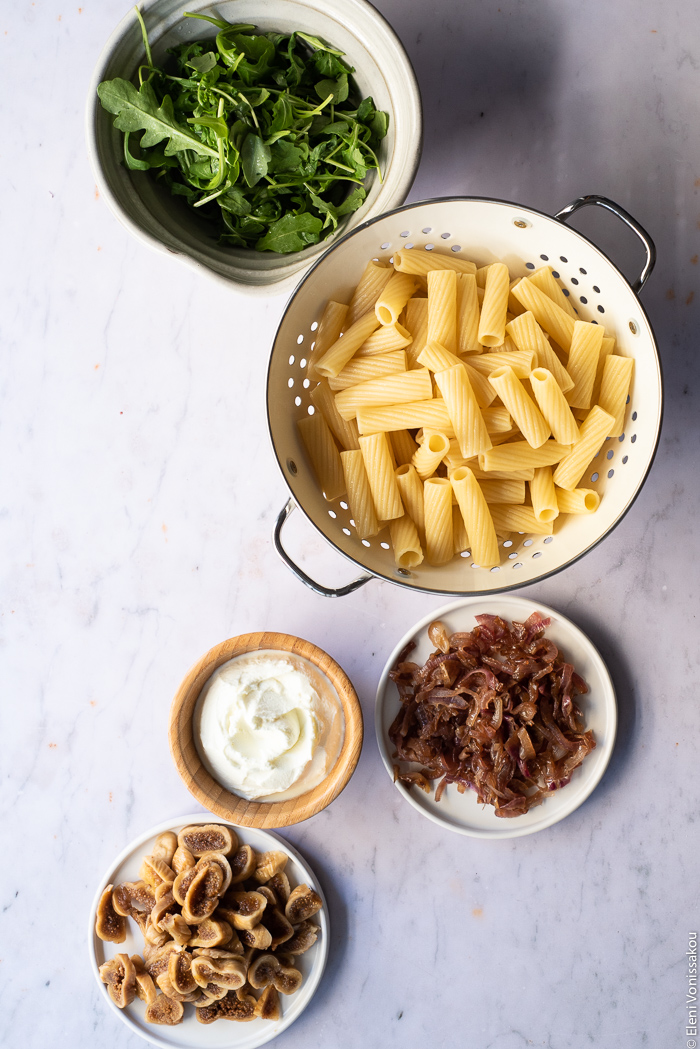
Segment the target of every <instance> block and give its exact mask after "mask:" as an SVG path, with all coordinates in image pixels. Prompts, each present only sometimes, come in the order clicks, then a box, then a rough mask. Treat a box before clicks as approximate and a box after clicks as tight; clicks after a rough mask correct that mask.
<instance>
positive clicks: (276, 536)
mask: <svg viewBox="0 0 700 1049" xmlns="http://www.w3.org/2000/svg"><path fill="white" fill-rule="evenodd" d="M296 507H297V504H296V503H295V502H294V500H293V499H288V500H287V503H286V505H285V506H284V507H283V509H282V511H281V513H280V515H279V517H278V518H277V523H276V524H275V530H274V532H273V533H272V541H273V543H274V544H275V550H276V551H277V553H278V554H279V555H280V557H281V558H282V560H283V561H284V563H285V564H286V566H287V568H289V570H290V571H291V572H293V573H294V575H295V576H296V577H297V579H299V580H300V581H301V582H302V583H304V584H305V585H306V586H308V588H309V590H313V592H314V593H315V594H320V596H321V597H346V596H347V595H348V594H351V593H352V592H353V590H357V589H359V587H361V586H364V585H365V583H369V581H370V579H372V576H371V575H361V576H358V577H357V579H353V580H352V582H351V583H346V584H345V586H340V587H338V589H337V590H333V589H332V588H331V587H329V586H323V585H322V584H321V583H317V582H316V581H315V580H314V579H312V578H311V577H310V576H308V575H307V574H306V572H302V570H301V568H299V565H297V564H295V563H294V561H292V559H291V557H290V556H289V554H288V553H287V551H286V550H285V549H284V547H283V546H282V528H283V526H284V523H285V521H286V520H287V518H288V517H289V515H290V514H291V513H292V511H293V510H296Z"/></svg>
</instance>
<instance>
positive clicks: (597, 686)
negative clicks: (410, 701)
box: [375, 594, 617, 839]
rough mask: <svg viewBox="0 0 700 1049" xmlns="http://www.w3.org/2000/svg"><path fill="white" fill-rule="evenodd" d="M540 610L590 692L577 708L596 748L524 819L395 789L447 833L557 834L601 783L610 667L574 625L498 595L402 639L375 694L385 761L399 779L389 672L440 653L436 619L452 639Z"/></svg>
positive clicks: (444, 611)
mask: <svg viewBox="0 0 700 1049" xmlns="http://www.w3.org/2000/svg"><path fill="white" fill-rule="evenodd" d="M536 611H538V612H541V613H542V615H543V616H549V617H551V620H552V622H551V624H550V625H549V626H548V627H547V633H546V636H547V637H548V638H550V639H551V640H552V641H553V642H554V644H555V645H557V646H558V647H559V648H560V650H561V651H562V652H563V654H564V656H565V657H566V659H567V660H568V661H570V662H571V663H573V665H574V667H575V669H576V672H577V673H578V674H580V676H581V677H582V678H583V679H584V681H585V682H586V684H587V685H588V688H589V691H588V693H587V694H586V695H584V696H579V697H578V698H577V703H578V705H579V706H580V707H581V709H582V711H583V714H584V719H585V725H586V729H592V730H593V734H594V736H595V740H596V748H595V750H594V751H592V752H591V753H590V754H589V755H588V756H587V757H586V759H585V761H584V762H583V764H582V765H581V766H579V768H577V769H575V771H574V773H573V775H572V777H571V782H570V783H568V784H567V785H566V786H565V787H562V788H561V790H558V791H554V792H553V793H552V795H551V797H548V798H546V799H545V801H544V802H543V803H542V804H541V805H538V806H537V807H536V808H533V809H531V810H530V811H529V812H528V813H526V814H525V815H524V816H516V817H514V818H512V819H499V818H498V816H496V815H495V812H494V810H493V808H492V807H491V806H490V805H483V806H482V805H479V803H478V801H477V799H476V794H475V793H474V792H473V791H466V792H465V793H464V794H460V793H459V792H458V790H457V787H456V786H454V785H450V786H448V787H447V789H446V790H445V792H444V794H443V796H442V798H441V799H440V801H439V802H436V801H435V797H434V792H431V793H430V794H426V793H425V792H424V791H422V790H419V789H417V788H416V787H411V788H410V790H409V789H407V788H406V787H405V786H404V785H403V784H401V783H396V789H397V790H398V791H400V793H401V794H402V795H403V796H404V797H405V798H406V800H407V801H408V802H409V803H410V804H411V805H412V806H413V808H414V809H416V810H417V811H418V812H420V813H422V815H424V816H427V817H428V819H431V820H433V822H434V823H438V824H439V825H440V826H441V827H445V828H447V829H448V830H453V831H456V832H457V833H458V834H466V835H468V836H470V837H473V838H492V839H496V838H519V837H522V836H523V835H525V834H534V833H535V832H536V831H539V830H544V829H545V827H551V826H552V824H554V823H558V822H559V820H563V819H564V817H565V816H568V815H569V814H570V813H572V812H573V811H574V810H575V809H577V808H578V807H579V805H581V804H582V803H583V802H584V801H585V800H586V798H587V797H588V796H589V794H590V793H591V792H592V791H593V790H594V789H595V787H596V786H597V785H598V783H599V782H600V780H601V777H602V775H603V773H604V772H605V769H606V768H607V765H608V762H609V761H610V756H611V754H612V750H613V745H614V743H615V730H616V727H617V707H616V704H615V690H614V687H613V683H612V681H611V679H610V675H609V673H608V670H607V668H606V666H605V663H604V662H603V660H602V659H601V657H600V655H599V653H598V651H597V649H595V648H594V646H593V644H592V643H591V642H590V641H589V639H588V638H587V637H586V635H585V634H584V633H583V632H582V631H581V630H579V628H578V627H577V626H575V625H574V623H572V622H571V620H570V619H567V618H566V617H565V616H563V615H561V614H560V613H559V612H556V611H555V610H554V609H553V608H548V607H547V606H546V605H543V604H541V603H540V602H536V601H530V600H527V599H525V598H522V597H510V596H508V595H500V594H499V595H497V596H493V597H472V598H467V599H466V600H462V601H455V602H454V603H453V604H450V605H445V606H444V607H443V608H439V609H437V610H436V611H434V612H431V613H430V615H427V616H425V618H424V619H422V620H421V621H420V622H419V623H417V624H416V625H415V626H414V627H411V629H410V630H409V631H408V633H407V634H405V635H404V637H402V638H401V640H400V641H399V642H398V644H397V645H396V647H395V649H394V651H393V652H392V653H391V655H390V657H389V659H388V660H387V663H386V666H385V667H384V670H383V672H382V676H381V679H380V681H379V688H378V689H377V705H376V712H375V725H376V730H377V742H378V744H379V751H380V754H381V756H382V761H383V762H384V765H385V766H386V770H387V772H388V773H389V775H390V776H391V778H392V780H393V778H394V773H393V764H394V762H393V759H392V754H393V750H394V748H393V745H392V743H391V740H390V739H389V735H388V730H389V726H390V725H391V723H392V721H393V720H394V718H395V717H396V714H397V712H398V710H399V708H400V701H399V694H398V690H397V688H396V686H395V685H394V683H393V682H392V681H391V679H390V678H389V671H390V670H391V669H392V668H393V667H394V665H395V663H396V660H397V658H398V656H399V654H400V652H401V651H402V650H403V649H404V648H405V646H406V645H407V644H408V642H409V641H415V642H416V643H417V647H416V648H415V649H414V650H413V652H412V653H411V655H410V657H409V658H410V659H411V661H412V662H415V663H420V664H422V663H424V662H425V660H426V659H427V658H428V656H429V655H430V654H431V652H433V651H434V648H433V646H432V645H431V643H430V641H429V640H428V626H429V625H430V623H432V622H433V621H434V620H436V619H440V620H442V622H443V623H445V625H446V627H447V632H448V633H454V632H455V631H457V630H472V629H473V628H474V627H475V626H476V620H475V616H477V615H481V614H483V613H489V614H491V615H498V616H501V618H503V619H506V620H509V621H510V622H513V620H515V621H516V622H523V621H524V620H526V619H527V618H528V616H530V615H531V614H532V613H533V612H536ZM435 785H437V783H436V784H435Z"/></svg>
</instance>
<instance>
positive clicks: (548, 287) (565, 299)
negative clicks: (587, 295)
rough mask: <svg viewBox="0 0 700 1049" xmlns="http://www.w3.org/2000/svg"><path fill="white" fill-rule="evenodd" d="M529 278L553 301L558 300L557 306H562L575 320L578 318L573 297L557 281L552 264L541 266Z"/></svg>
mask: <svg viewBox="0 0 700 1049" xmlns="http://www.w3.org/2000/svg"><path fill="white" fill-rule="evenodd" d="M527 279H528V280H529V281H530V283H531V284H534V285H535V287H536V288H539V289H540V291H543V292H544V293H545V295H546V296H547V297H548V298H550V299H551V300H552V302H556V304H557V306H560V307H561V309H562V310H564V312H565V313H568V314H569V316H570V317H573V319H574V320H576V319H577V317H578V314H577V313H576V310H575V309H574V307H573V304H572V302H571V299H570V298H569V296H568V295H565V294H564V289H563V288H562V287H561V285H560V284H558V283H557V279H556V277H555V276H554V271H553V270H552V267H551V266H542V267H540V269H538V270H535V272H534V273H530V274H529V276H528V278H527Z"/></svg>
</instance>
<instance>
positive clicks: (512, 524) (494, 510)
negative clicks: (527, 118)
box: [491, 506, 554, 535]
mask: <svg viewBox="0 0 700 1049" xmlns="http://www.w3.org/2000/svg"><path fill="white" fill-rule="evenodd" d="M491 516H492V518H493V524H494V527H495V529H496V531H497V532H498V534H499V535H508V534H509V533H510V532H530V534H531V535H551V534H552V532H553V531H554V528H553V526H552V522H551V521H538V520H537V518H536V517H535V513H534V510H533V509H532V507H531V506H492V507H491Z"/></svg>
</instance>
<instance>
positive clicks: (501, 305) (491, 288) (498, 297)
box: [479, 262, 510, 348]
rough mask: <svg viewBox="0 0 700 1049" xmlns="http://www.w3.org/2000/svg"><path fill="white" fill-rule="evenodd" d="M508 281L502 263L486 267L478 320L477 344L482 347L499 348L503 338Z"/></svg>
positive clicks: (507, 275) (505, 267)
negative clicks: (482, 299) (482, 298)
mask: <svg viewBox="0 0 700 1049" xmlns="http://www.w3.org/2000/svg"><path fill="white" fill-rule="evenodd" d="M509 281H510V274H509V273H508V267H507V266H506V265H505V264H504V263H503V262H494V263H493V265H492V266H489V267H488V269H487V271H486V284H485V286H484V301H483V303H482V306H481V317H480V318H479V342H480V343H481V345H482V346H488V347H489V348H490V347H492V346H500V345H501V343H502V342H503V340H504V338H505V334H506V313H507V312H508V287H509Z"/></svg>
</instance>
